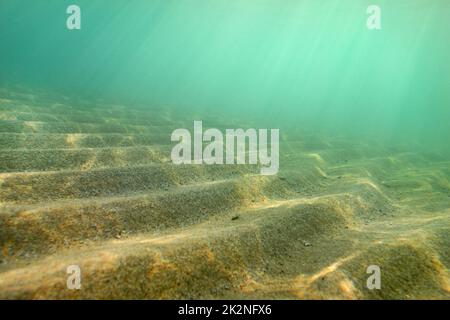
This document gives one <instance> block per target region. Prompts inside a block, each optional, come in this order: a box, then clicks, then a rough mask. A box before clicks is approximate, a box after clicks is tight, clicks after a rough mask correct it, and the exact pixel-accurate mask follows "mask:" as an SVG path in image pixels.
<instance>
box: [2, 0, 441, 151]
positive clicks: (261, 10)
mask: <svg viewBox="0 0 450 320" xmlns="http://www.w3.org/2000/svg"><path fill="white" fill-rule="evenodd" d="M70 4H77V5H79V6H80V8H81V13H82V14H81V30H67V28H66V19H67V17H68V14H66V8H67V6H68V5H70ZM370 4H376V5H379V6H380V8H381V13H382V15H381V24H382V28H381V30H368V29H367V27H366V20H367V18H368V14H367V13H366V9H367V7H368V6H369V5H370ZM449 17H450V2H449V1H447V0H429V1H425V0H407V1H406V0H394V1H392V0H391V1H365V0H345V1H342V0H340V1H337V0H326V1H325V0H315V1H312V0H311V1H309V0H297V1H294V0H286V1H275V0H258V1H256V0H246V1H244V0H215V1H212V0H210V1H207V0H154V1H144V0H132V1H111V0H108V1H106V0H95V1H92V0H76V1H73V0H71V1H63V0H46V1H44V0H40V1H31V0H30V1H24V0H2V1H1V2H0V43H1V51H0V85H1V86H2V87H14V86H22V87H25V88H30V89H39V90H43V91H48V92H54V93H58V94H64V95H69V96H73V97H83V98H88V99H93V100H98V99H102V100H106V101H111V102H117V101H119V102H121V103H125V104H129V105H130V106H133V105H141V106H142V105H144V106H152V107H153V108H158V107H160V106H161V107H171V108H174V109H175V110H177V109H183V110H185V109H198V110H200V111H201V112H205V114H206V113H207V112H209V111H211V110H213V111H218V112H223V113H225V114H230V115H233V116H236V115H237V116H241V117H242V118H243V119H244V118H245V119H257V120H260V121H261V123H265V124H268V126H270V127H274V128H276V127H279V128H280V129H283V127H284V126H286V127H288V126H290V127H292V126H294V127H295V126H298V127H305V128H309V129H310V130H325V131H328V132H330V133H333V134H335V133H338V134H350V135H349V137H351V138H354V139H356V138H358V137H362V136H366V135H369V136H372V137H375V138H378V139H380V140H385V141H398V142H405V141H411V142H414V141H415V142H419V144H417V143H416V144H412V145H414V146H419V147H426V148H428V147H430V148H431V147H432V148H439V149H441V150H444V149H445V148H448V147H447V144H448V138H449V137H450V126H449V120H450V90H449V89H450V42H449V31H450V28H449Z"/></svg>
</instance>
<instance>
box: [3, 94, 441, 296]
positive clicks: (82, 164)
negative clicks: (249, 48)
mask: <svg viewBox="0 0 450 320" xmlns="http://www.w3.org/2000/svg"><path fill="white" fill-rule="evenodd" d="M1 94H2V95H1V97H0V148H1V149H2V150H1V151H2V152H0V185H1V188H0V249H1V256H0V298H2V299H44V298H50V299H72V298H74V299H80V298H96V299H123V298H136V299H174V298H177V299H178V298H180V299H200V298H207V299H218V298H226V299H235V298H236V299H237V298H239V299H260V298H264V299H449V298H450V278H449V267H450V182H449V181H450V157H449V155H448V154H445V153H444V152H442V151H439V150H437V151H434V152H426V153H425V152H418V151H414V152H410V151H408V148H401V147H398V148H394V147H389V148H388V147H385V146H383V145H382V144H380V143H377V142H376V141H367V142H366V143H362V142H358V143H355V142H353V141H346V140H345V139H340V138H338V137H329V136H324V135H320V134H312V133H307V132H306V133H305V132H289V134H286V133H284V134H283V133H282V134H281V142H280V171H279V173H278V174H277V175H276V176H261V175H259V168H257V167H256V166H242V165H214V166H205V165H203V166H202V165H181V166H175V165H173V164H171V162H170V159H169V156H170V150H171V146H172V144H171V142H170V133H171V132H172V130H173V129H174V128H179V127H186V128H190V127H191V126H192V120H193V118H192V117H189V116H186V115H184V116H183V117H178V118H177V117H176V116H174V115H173V113H171V112H170V111H167V110H164V111H154V110H153V111H152V110H138V109H136V110H133V109H129V108H126V107H124V106H111V105H108V106H105V105H94V106H92V105H89V106H86V105H84V106H83V105H76V106H74V105H72V104H71V103H69V102H68V101H67V100H63V101H62V102H61V101H59V100H54V101H52V100H49V99H48V98H45V99H43V98H42V99H41V98H39V97H38V96H34V95H29V94H21V93H13V92H9V91H5V90H3V91H2V92H1ZM211 119H214V118H211ZM205 123H206V125H207V124H208V121H207V120H206V121H205ZM209 123H210V126H211V127H218V128H220V127H222V128H226V127H227V123H226V120H223V121H222V120H220V119H219V120H218V119H217V118H216V119H214V120H210V121H209ZM70 265H78V266H79V267H80V270H81V273H82V280H81V289H80V290H70V289H68V288H67V278H68V274H67V273H66V270H67V267H68V266H70ZM370 265H377V266H379V267H380V270H381V289H379V290H377V289H375V290H369V289H368V288H367V285H366V283H367V278H368V277H369V276H370V274H367V272H366V271H367V268H368V267H369V266H370Z"/></svg>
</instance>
